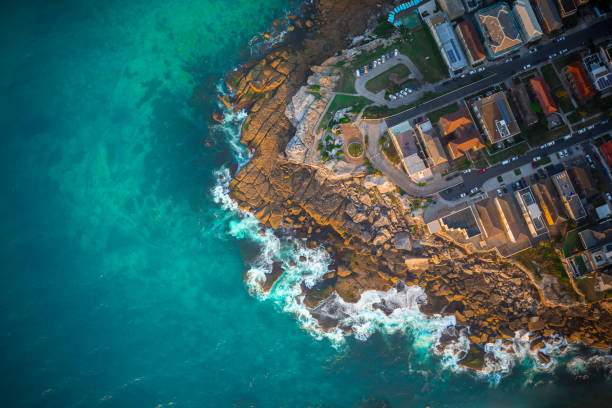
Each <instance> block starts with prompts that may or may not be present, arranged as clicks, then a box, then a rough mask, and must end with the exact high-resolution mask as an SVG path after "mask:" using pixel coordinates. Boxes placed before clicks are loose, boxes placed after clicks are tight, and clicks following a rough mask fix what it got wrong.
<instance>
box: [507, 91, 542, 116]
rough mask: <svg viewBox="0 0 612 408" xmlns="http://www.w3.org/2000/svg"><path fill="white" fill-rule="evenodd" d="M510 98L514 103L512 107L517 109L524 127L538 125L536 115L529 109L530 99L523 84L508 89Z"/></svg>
mask: <svg viewBox="0 0 612 408" xmlns="http://www.w3.org/2000/svg"><path fill="white" fill-rule="evenodd" d="M509 92H510V97H511V98H512V100H513V101H514V105H515V106H516V108H517V109H518V114H519V116H520V117H521V120H522V121H523V123H524V124H525V126H533V125H535V124H537V123H538V115H536V113H535V112H534V110H533V108H532V107H531V99H529V93H528V92H527V86H526V85H525V83H524V82H521V83H519V84H518V85H515V86H514V87H512V88H510V90H509Z"/></svg>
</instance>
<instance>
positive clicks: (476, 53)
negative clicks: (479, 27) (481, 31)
mask: <svg viewBox="0 0 612 408" xmlns="http://www.w3.org/2000/svg"><path fill="white" fill-rule="evenodd" d="M457 29H458V30H459V31H460V33H461V37H460V38H461V39H462V40H463V41H462V42H463V45H464V47H465V49H466V51H467V53H468V54H469V55H470V58H471V59H472V63H474V62H478V61H480V60H483V59H485V58H486V56H487V55H486V54H485V50H484V47H483V46H482V43H481V42H480V39H479V38H478V33H477V32H476V28H475V27H474V24H473V23H472V21H471V20H464V21H462V22H460V23H459V24H457Z"/></svg>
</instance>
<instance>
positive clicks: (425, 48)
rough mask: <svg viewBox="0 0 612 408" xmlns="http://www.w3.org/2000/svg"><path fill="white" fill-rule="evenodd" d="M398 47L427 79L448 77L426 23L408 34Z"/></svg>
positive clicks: (432, 81)
mask: <svg viewBox="0 0 612 408" xmlns="http://www.w3.org/2000/svg"><path fill="white" fill-rule="evenodd" d="M398 48H399V51H400V52H401V53H402V54H404V55H406V56H407V57H409V58H410V59H411V60H412V62H413V63H414V64H415V65H416V66H417V68H418V69H419V71H420V72H421V74H422V75H423V78H424V79H425V81H427V82H430V83H435V82H438V81H441V80H442V79H445V78H448V69H447V68H446V64H445V63H444V60H443V59H442V56H441V55H440V51H439V50H438V46H437V44H436V42H435V41H434V39H433V37H432V35H431V33H430V32H429V29H428V28H427V26H426V25H425V24H422V25H421V27H419V28H417V29H415V30H414V31H412V32H410V33H409V34H407V35H406V39H405V40H402V41H401V42H400V44H399V46H398Z"/></svg>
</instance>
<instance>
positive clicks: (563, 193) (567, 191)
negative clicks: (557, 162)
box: [551, 170, 586, 221]
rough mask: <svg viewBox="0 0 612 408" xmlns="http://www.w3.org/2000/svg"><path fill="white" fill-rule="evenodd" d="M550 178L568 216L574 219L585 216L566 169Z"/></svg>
mask: <svg viewBox="0 0 612 408" xmlns="http://www.w3.org/2000/svg"><path fill="white" fill-rule="evenodd" d="M551 178H552V180H553V183H554V184H555V187H556V188H557V192H558V193H559V196H560V197H561V201H562V202H563V204H564V206H565V210H566V211H567V213H568V215H569V216H570V218H571V219H572V220H574V221H578V220H580V219H582V218H585V217H586V211H585V210H584V207H583V206H582V203H581V202H580V197H578V194H576V190H574V186H573V185H572V182H571V181H570V179H569V175H568V174H567V171H566V170H563V171H562V172H560V173H557V174H555V175H553V176H551Z"/></svg>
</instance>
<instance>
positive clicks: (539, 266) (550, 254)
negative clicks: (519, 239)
mask: <svg viewBox="0 0 612 408" xmlns="http://www.w3.org/2000/svg"><path fill="white" fill-rule="evenodd" d="M512 258H513V259H514V260H515V261H517V262H519V263H520V264H522V265H523V266H524V267H525V268H527V269H529V270H530V271H531V272H532V273H534V274H535V275H536V276H538V277H540V278H541V274H540V271H542V272H546V273H548V274H550V275H553V276H556V277H557V278H558V279H559V280H561V281H564V282H569V278H568V276H567V274H566V273H565V269H564V268H563V264H562V263H561V258H560V257H559V255H558V254H557V252H556V251H555V249H554V244H553V243H552V242H551V241H545V242H541V243H539V244H538V245H537V246H534V247H533V248H529V249H526V250H524V251H522V252H519V253H518V254H516V255H514V256H513V257H512Z"/></svg>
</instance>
